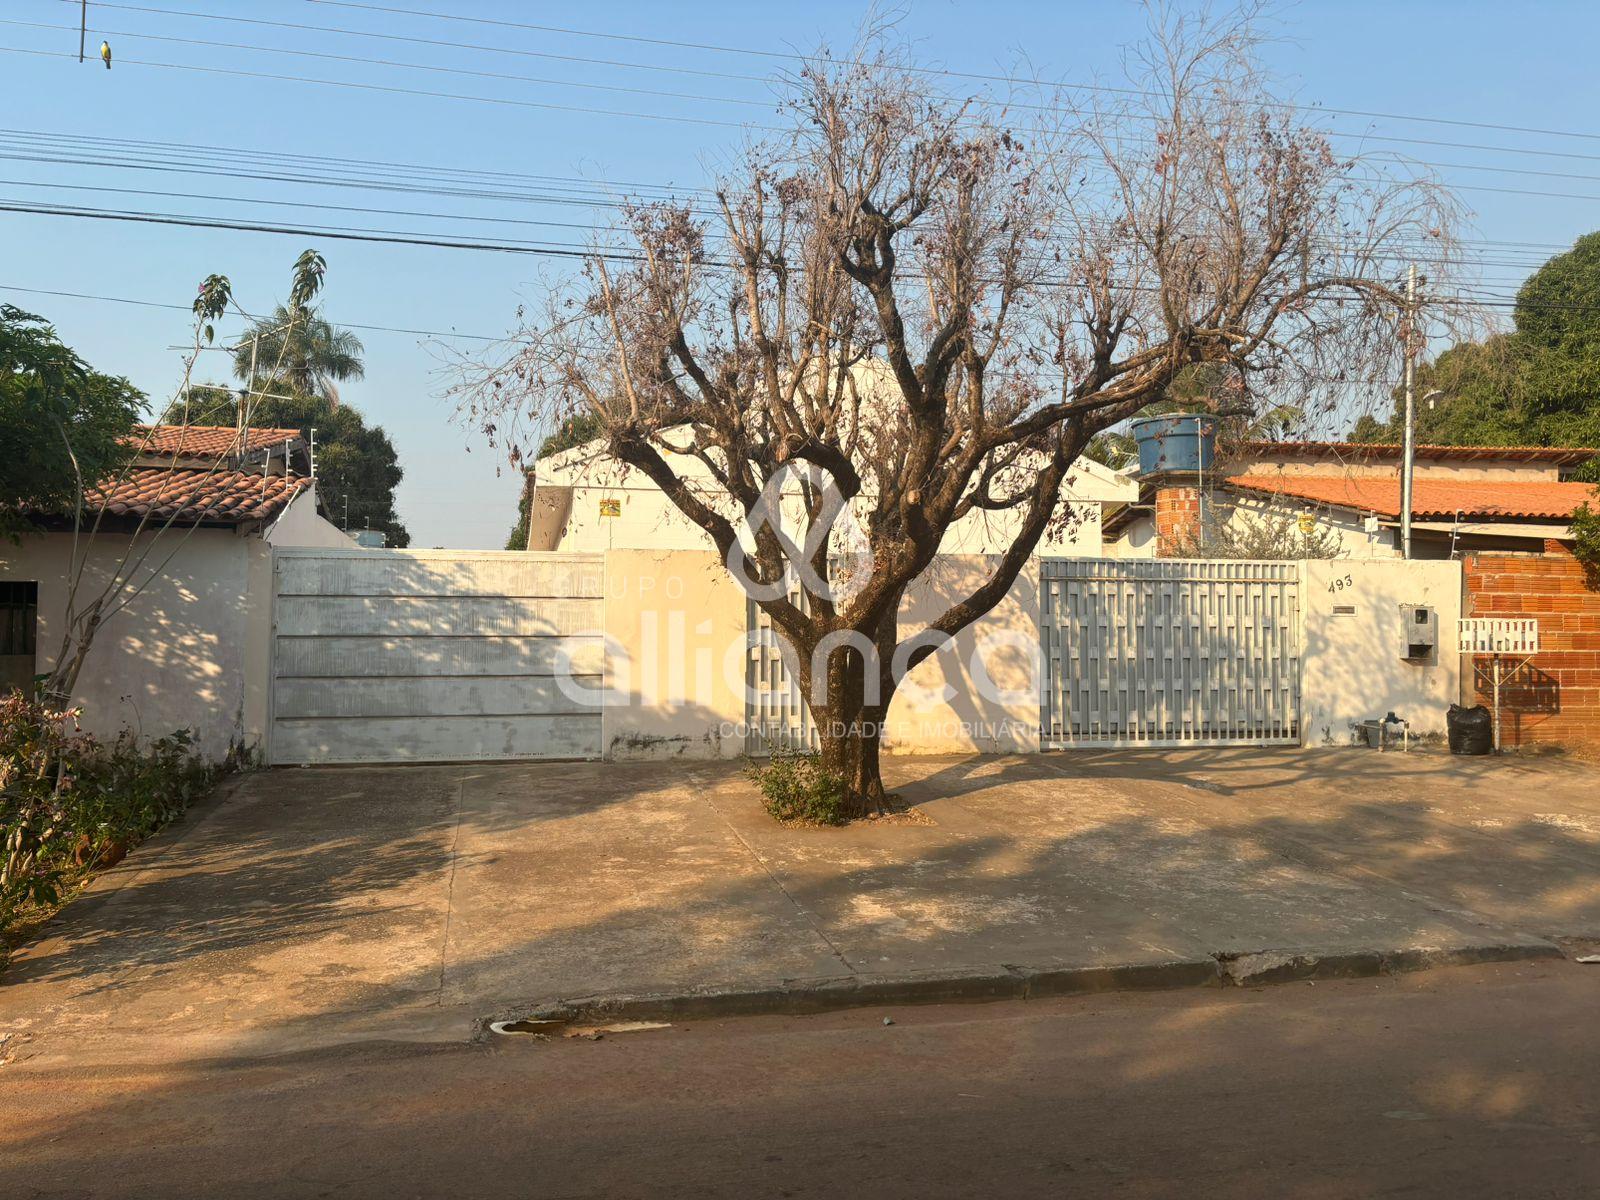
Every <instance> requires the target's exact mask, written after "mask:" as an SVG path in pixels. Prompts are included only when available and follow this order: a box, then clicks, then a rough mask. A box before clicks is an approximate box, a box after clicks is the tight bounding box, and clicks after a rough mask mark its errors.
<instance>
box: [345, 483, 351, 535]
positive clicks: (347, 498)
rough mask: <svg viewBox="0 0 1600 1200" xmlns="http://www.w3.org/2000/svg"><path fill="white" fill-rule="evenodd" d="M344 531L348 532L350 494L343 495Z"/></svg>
mask: <svg viewBox="0 0 1600 1200" xmlns="http://www.w3.org/2000/svg"><path fill="white" fill-rule="evenodd" d="M344 531H345V532H346V533H349V532H350V493H349V492H346V493H345V494H344Z"/></svg>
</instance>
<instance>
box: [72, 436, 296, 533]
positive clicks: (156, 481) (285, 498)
mask: <svg viewBox="0 0 1600 1200" xmlns="http://www.w3.org/2000/svg"><path fill="white" fill-rule="evenodd" d="M230 432H231V431H230ZM310 484H311V480H310V479H308V478H307V477H305V476H303V475H301V476H285V475H267V476H263V475H262V474H261V472H260V471H232V470H225V469H218V470H208V469H199V470H170V469H168V468H165V467H138V468H135V469H133V470H131V471H129V472H127V474H126V475H124V476H122V477H121V478H119V479H116V480H115V481H112V482H109V483H103V484H101V485H100V486H98V487H94V488H91V489H89V491H88V493H87V494H86V495H85V496H84V502H85V504H86V506H87V507H88V508H90V509H91V510H93V509H97V508H99V507H100V505H101V504H104V505H105V511H106V512H108V513H110V514H112V515H114V516H119V517H121V516H129V517H145V516H148V517H150V518H151V519H152V520H156V521H167V520H173V521H178V522H181V523H184V524H188V523H191V522H196V521H217V522H225V523H238V522H242V521H265V520H269V519H270V518H272V517H274V516H276V515H277V514H278V513H279V512H281V511H282V510H283V509H284V508H285V507H286V506H287V505H288V503H289V501H290V500H292V499H294V498H295V496H297V495H299V493H300V492H301V491H302V490H303V489H304V488H306V487H309V486H310Z"/></svg>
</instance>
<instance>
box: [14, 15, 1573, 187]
mask: <svg viewBox="0 0 1600 1200" xmlns="http://www.w3.org/2000/svg"><path fill="white" fill-rule="evenodd" d="M62 2H63V3H71V2H72V0H62ZM309 2H310V3H331V4H339V5H340V6H342V7H347V8H361V9H369V10H372V11H377V12H386V13H399V14H409V15H412V16H422V17H430V18H435V19H439V20H451V21H468V22H473V23H478V24H487V25H497V26H506V27H511V28H517V29H528V30H535V31H539V32H547V33H560V34H565V35H570V36H578V37H593V38H606V39H614V40H622V41H639V42H644V43H647V44H658V45H665V46H670V47H674V48H688V49H703V50H714V51H718V52H721V53H729V54H747V55H758V56H763V57H770V58H777V59H785V60H791V61H796V62H805V61H808V60H807V59H806V57H805V56H804V55H800V54H793V53H786V52H778V51H762V50H753V49H740V48H735V47H724V46H712V45H706V44H703V43H680V42H673V41H668V40H663V39H652V38H642V37H637V36H635V35H628V34H610V33H602V32H597V31H590V30H579V29H570V28H566V27H561V26H550V25H536V24H529V23H524V22H515V21H503V20H495V19H492V18H485V17H467V16H462V15H459V14H452V13H435V12H427V11H424V10H416V9H403V8H390V7H386V6H382V5H372V4H355V3H343V2H342V0H309ZM99 7H101V8H112V9H120V10H123V11H128V12H142V13H151V14H157V15H165V16H176V17H188V18H192V19H196V20H213V21H229V22H235V23H241V24H247V25H260V26H271V27H276V28H283V29H291V30H298V31H306V32H320V33H334V34H340V35H344V36H350V37H365V38H379V39H385V40H393V41H407V42H416V43H419V44H423V45H437V46H444V47H450V48H455V49H469V50H476V51H482V52H487V53H508V54H524V55H530V56H534V57H558V58H564V59H565V60H566V61H574V62H579V63H586V64H591V65H604V66H613V67H619V68H624V69H637V70H671V71H676V72H678V73H687V74H705V75H710V76H713V77H718V78H734V79H741V80H748V81H755V82H771V80H770V78H765V79H764V78H763V77H761V76H750V75H733V76H730V75H728V74H726V73H721V72H702V71H695V70H692V69H690V68H671V67H657V66H655V65H653V64H648V63H629V62H619V61H616V60H609V59H585V58H582V57H579V56H549V55H545V54H542V53H541V52H538V51H526V50H519V49H515V48H507V47H499V46H487V45H483V44H481V43H470V42H450V41H445V40H441V39H434V38H417V37H409V36H404V35H398V34H388V33H380V32H376V31H371V30H356V29H344V28H340V27H337V26H327V25H313V24H308V23H304V22H292V21H274V20H268V19H265V18H259V17H240V16H233V15H228V14H223V13H201V12H191V11H187V10H183V9H172V8H156V7H151V6H145V5H130V4H111V3H101V4H100V5H99ZM11 23H13V24H33V23H30V22H11ZM40 27H42V28H52V27H50V26H40ZM53 28H59V29H66V28H67V27H66V26H55V27H53ZM106 32H113V31H106ZM119 36H130V37H150V38H156V39H157V40H162V41H170V42H192V43H194V44H197V45H207V46H229V47H235V48H238V49H245V50H260V51H264V52H267V53H282V54H299V55H307V56H310V57H317V58H335V59H340V60H342V61H351V62H366V63H372V64H377V65H389V66H399V67H409V68H414V69H418V70H435V71H446V72H453V73H458V74H469V75H470V74H482V75H487V76H488V77H490V78H500V79H513V80H517V79H523V77H520V76H507V75H501V74H495V73H488V72H473V71H468V70H464V69H461V68H448V67H436V66H429V65H426V64H416V63H393V62H388V61H387V60H383V59H374V58H365V57H355V56H346V55H331V54H325V53H319V52H316V51H305V50H290V49H284V48H280V47H270V46H239V45H237V44H236V43H226V42H206V41H202V40H199V39H185V38H176V37H170V36H160V35H152V34H134V33H127V34H121V35H119ZM33 53H47V52H43V51H35V52H33ZM58 57H69V58H70V57H72V56H71V55H58ZM122 61H128V62H139V63H140V65H145V66H164V67H169V68H173V69H180V70H181V69H185V65H184V64H175V63H152V62H145V61H142V60H134V59H128V60H122ZM836 61H843V62H846V63H849V62H852V61H856V60H836ZM192 69H204V68H192ZM211 69H212V70H218V71H220V70H223V69H222V68H211ZM906 69H907V70H909V71H912V72H914V73H918V74H925V75H935V76H948V77H953V78H965V79H973V80H979V81H984V82H996V83H1008V84H1023V85H1028V86H1060V87H1065V88H1068V89H1070V90H1084V91H1103V92H1112V93H1120V94H1128V95H1141V96H1159V93H1156V92H1151V91H1148V90H1145V89H1139V88H1124V87H1114V86H1110V85H1105V84H1068V83H1058V84H1041V83H1040V81H1038V80H1031V79H1027V78H1023V77H1019V76H1009V75H992V74H982V73H975V72H963V71H950V70H946V69H943V68H935V67H907V68H906ZM239 73H241V74H245V75H252V74H253V75H255V76H256V77H261V78H279V77H277V76H271V75H262V74H260V73H251V72H239ZM283 78H287V79H290V80H292V81H296V82H306V83H321V84H324V85H327V86H340V85H339V84H338V82H337V81H330V80H316V79H306V78H302V77H297V76H287V77H283ZM524 81H526V82H535V83H554V84H557V85H559V86H578V87H584V86H589V85H587V84H585V83H582V82H569V81H555V80H524ZM595 86H601V85H595ZM613 90H620V91H627V90H629V89H625V88H616V89H613ZM414 94H422V95H426V94H429V93H421V92H418V93H414ZM645 94H649V95H656V96H667V97H676V98H680V99H685V100H691V101H698V100H712V101H717V102H729V98H727V97H697V96H694V95H692V94H686V93H675V92H656V91H648V90H645ZM438 95H440V96H441V98H447V99H457V100H478V101H482V102H487V103H494V102H496V101H495V100H494V99H493V98H489V97H472V96H464V95H456V94H451V93H440V94H438ZM731 102H734V103H743V104H762V103H763V102H762V101H754V100H747V99H739V100H733V101H731ZM1263 103H1264V105H1265V106H1266V107H1270V108H1279V109H1284V110H1288V111H1297V112H1307V113H1312V114H1330V115H1339V116H1359V117H1365V118H1377V119H1389V120H1400V121H1413V122H1422V123H1430V124H1440V125H1448V126H1459V127H1465V128H1474V129H1488V130H1495V131H1500V132H1508V133H1520V134H1529V133H1531V134H1540V135H1546V136H1552V137H1570V138H1578V139H1585V140H1600V133H1590V132H1584V131H1575V130H1555V129H1540V128H1536V127H1528V126H1519V125H1502V124H1495V123H1493V122H1484V121H1466V120H1457V119H1453V118H1446V117H1430V116H1420V115H1414V114H1406V113H1386V112H1375V111H1367V110H1361V109H1342V108H1330V107H1326V106H1322V105H1297V104H1290V103H1286V102H1279V101H1265V102H1263ZM1005 104H1006V105H1007V106H1008V107H1013V108H1026V109H1034V110H1039V111H1067V112H1079V111H1082V110H1079V109H1075V108H1072V107H1071V106H1066V105H1059V104H1026V103H1022V102H1020V101H1016V100H1010V101H1006V102H1005ZM578 111H588V112H597V113H599V114H602V115H612V116H630V117H640V118H649V117H652V116H654V115H655V114H643V113H628V112H621V111H615V110H578ZM681 119H684V120H690V119H691V118H681ZM752 128H767V127H752ZM768 131H769V132H774V131H776V130H771V129H770V128H769V129H768ZM1323 132H1324V133H1325V134H1326V135H1327V136H1332V137H1339V138H1349V139H1356V140H1361V141H1382V142H1390V143H1397V144H1405V145H1422V146H1436V147H1446V148H1450V149H1463V150H1479V151H1487V152H1491V153H1499V154H1521V155H1531V156H1537V157H1557V158H1575V159H1583V160H1588V161H1600V155H1594V154H1575V153H1571V152H1567V151H1559V150H1534V149H1529V148H1526V147H1516V146H1493V145H1484V144H1481V143H1472V142H1452V141H1441V140H1438V139H1428V138H1409V137H1396V136H1389V135H1384V134H1377V133H1373V132H1370V131H1364V132H1345V131H1342V130H1324V131H1323ZM1426 165H1430V166H1441V165H1445V164H1437V163H1428V164H1426ZM1485 169H1489V168H1485ZM1501 169H1505V170H1510V169H1512V168H1501Z"/></svg>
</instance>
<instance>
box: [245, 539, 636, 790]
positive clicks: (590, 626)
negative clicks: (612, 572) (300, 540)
mask: <svg viewBox="0 0 1600 1200" xmlns="http://www.w3.org/2000/svg"><path fill="white" fill-rule="evenodd" d="M602 564H603V560H602V558H601V556H600V555H598V554H559V553H550V554H529V553H492V552H473V551H436V550H423V551H410V550H343V549H340V550H312V549H282V548H280V549H277V550H275V551H274V552H273V588H274V592H273V637H272V725H271V731H270V735H269V739H268V745H267V761H268V762H270V763H274V764H280V765H281V764H290V763H398V762H460V761H474V760H480V759H520V758H598V757H599V756H600V750H601V733H600V709H599V706H598V705H597V704H593V703H589V702H588V700H589V699H590V697H587V696H584V695H581V694H579V695H578V696H577V697H576V698H574V697H572V696H569V695H568V694H566V691H564V690H563V689H562V688H561V687H560V686H558V684H557V680H556V676H557V673H558V672H570V674H571V676H572V678H573V680H574V682H576V683H578V684H581V685H583V686H584V687H587V688H590V689H594V690H595V691H598V690H599V688H600V686H601V683H602V680H603V677H604V671H605V650H604V645H603V639H602V636H601V628H602V612H601V605H602V600H601V585H602V580H603V578H604V570H603V565H602ZM568 690H571V689H568Z"/></svg>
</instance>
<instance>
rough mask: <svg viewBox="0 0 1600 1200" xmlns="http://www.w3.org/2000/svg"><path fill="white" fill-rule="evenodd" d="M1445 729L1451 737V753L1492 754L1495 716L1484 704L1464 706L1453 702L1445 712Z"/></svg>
mask: <svg viewBox="0 0 1600 1200" xmlns="http://www.w3.org/2000/svg"><path fill="white" fill-rule="evenodd" d="M1444 724H1445V729H1446V730H1447V731H1448V733H1449V737H1450V753H1451V754H1492V753H1493V752H1494V717H1492V716H1490V715H1489V710H1488V709H1487V708H1485V707H1484V706H1483V705H1481V704H1478V705H1474V706H1473V707H1472V708H1463V707H1462V706H1461V705H1459V704H1452V705H1451V706H1450V711H1449V712H1448V713H1446V714H1445V718H1444Z"/></svg>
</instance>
